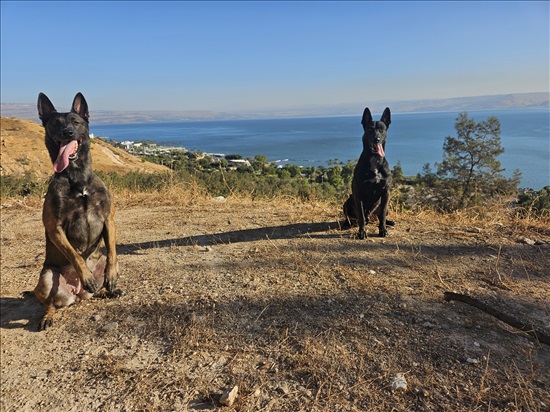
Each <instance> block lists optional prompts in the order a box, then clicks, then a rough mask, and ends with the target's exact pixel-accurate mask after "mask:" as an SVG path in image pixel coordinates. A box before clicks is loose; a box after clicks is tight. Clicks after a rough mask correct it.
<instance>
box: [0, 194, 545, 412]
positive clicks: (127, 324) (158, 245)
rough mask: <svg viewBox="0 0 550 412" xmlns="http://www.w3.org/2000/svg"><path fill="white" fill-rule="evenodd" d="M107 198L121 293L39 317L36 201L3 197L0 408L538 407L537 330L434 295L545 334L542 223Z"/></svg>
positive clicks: (540, 348)
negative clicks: (50, 319) (232, 395)
mask: <svg viewBox="0 0 550 412" xmlns="http://www.w3.org/2000/svg"><path fill="white" fill-rule="evenodd" d="M115 201H117V203H118V211H117V216H116V222H117V228H118V242H117V243H118V253H119V263H120V268H121V277H120V281H119V286H120V287H121V288H123V289H124V291H125V295H124V296H122V297H120V298H118V299H112V300H100V299H92V300H90V301H85V302H81V303H79V304H77V305H75V306H73V307H70V308H67V309H65V310H63V311H61V312H60V314H59V316H58V319H57V321H56V324H55V325H54V327H53V328H51V329H48V330H47V331H45V332H36V327H37V323H38V320H39V318H40V317H41V316H42V313H43V312H42V308H41V306H40V305H39V304H38V303H37V302H36V301H35V299H34V297H32V296H28V295H24V294H23V292H24V291H28V290H32V289H33V288H34V286H35V283H36V281H37V277H38V273H39V272H40V269H41V265H42V261H43V258H44V245H45V243H44V235H43V229H42V224H41V219H40V214H41V209H40V207H39V206H36V207H22V206H17V207H10V208H5V209H3V210H2V216H1V219H2V220H1V223H2V239H1V246H2V290H1V309H2V310H1V324H0V333H1V342H2V349H1V355H2V356H1V403H2V404H1V405H2V407H1V409H2V411H27V410H28V411H36V410H44V411H46V410H47V411H71V410H75V411H76V410H78V411H98V410H101V411H136V410H158V411H170V410H179V411H187V410H189V411H193V410H227V411H229V410H234V411H289V412H290V411H292V412H295V411H390V410H396V411H473V410H482V411H489V410H491V411H495V410H498V411H519V410H523V411H527V410H530V411H545V410H549V408H550V395H549V394H550V374H549V373H548V371H549V370H550V346H548V345H545V344H541V343H539V342H537V341H536V340H535V339H533V338H531V337H529V336H528V335H526V334H525V333H523V332H520V331H518V330H516V329H514V328H512V327H510V326H508V325H506V324H504V323H502V322H500V321H498V320H497V319H495V318H494V317H492V316H490V315H487V314H485V313H484V312H481V311H479V310H478V309H475V308H473V307H471V306H468V305H465V304H463V303H460V302H446V301H444V299H443V293H444V292H445V291H457V292H459V293H466V294H469V295H471V296H473V297H476V298H478V299H480V300H482V301H483V302H485V303H487V304H490V305H491V306H492V307H494V308H496V309H498V310H500V311H502V312H504V313H508V314H512V315H514V316H515V317H517V318H519V319H522V320H523V321H524V322H525V323H528V324H532V325H533V326H534V327H536V328H538V329H542V330H545V331H546V332H547V333H548V332H550V303H549V299H548V297H549V296H550V272H549V270H548V267H550V262H549V260H550V259H549V257H550V249H549V247H548V243H549V242H550V230H549V229H548V227H544V226H542V225H541V224H538V223H537V222H530V223H529V222H527V223H526V222H513V221H509V220H507V219H503V218H497V217H495V218H494V219H492V220H487V221H483V222H481V221H472V220H468V219H465V218H461V217H460V216H459V215H455V216H451V217H449V216H447V217H438V216H437V215H435V216H434V215H428V214H417V215H414V216H412V215H407V214H392V220H395V221H396V226H395V227H393V228H390V234H389V237H387V238H377V237H370V238H368V239H367V240H364V241H360V240H357V239H355V238H354V235H355V233H356V229H348V230H343V229H341V228H340V225H339V224H338V220H339V218H340V216H339V210H337V209H336V208H333V207H330V206H327V205H323V204H315V203H309V204H302V203H292V202H290V201H272V202H252V201H249V200H246V199H245V200H243V199H228V200H225V201H219V200H218V201H215V200H210V199H188V200H187V201H181V200H180V201H178V202H174V203H172V204H170V203H169V202H168V201H167V199H165V198H164V199H161V198H159V197H155V196H144V197H143V196H142V197H139V196H136V197H135V198H132V199H126V200H121V199H117V197H116V196H115ZM368 229H369V233H370V234H371V235H372V234H373V233H375V232H376V228H375V227H374V226H372V225H371V226H369V228H368ZM529 243H535V244H529ZM235 386H237V387H238V396H237V399H236V400H235V402H234V403H233V404H232V405H231V406H222V405H221V404H220V397H221V395H222V393H223V392H224V391H226V390H227V389H231V388H233V387H235Z"/></svg>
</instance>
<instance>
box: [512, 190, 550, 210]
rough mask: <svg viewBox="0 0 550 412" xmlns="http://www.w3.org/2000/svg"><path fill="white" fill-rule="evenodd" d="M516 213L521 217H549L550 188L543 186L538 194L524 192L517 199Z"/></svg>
mask: <svg viewBox="0 0 550 412" xmlns="http://www.w3.org/2000/svg"><path fill="white" fill-rule="evenodd" d="M518 205H519V208H518V211H519V213H520V214H521V215H523V216H529V215H534V216H537V217H542V216H550V186H545V187H543V188H542V190H540V191H539V192H535V191H532V190H530V191H526V192H524V193H522V194H521V195H520V196H519V198H518Z"/></svg>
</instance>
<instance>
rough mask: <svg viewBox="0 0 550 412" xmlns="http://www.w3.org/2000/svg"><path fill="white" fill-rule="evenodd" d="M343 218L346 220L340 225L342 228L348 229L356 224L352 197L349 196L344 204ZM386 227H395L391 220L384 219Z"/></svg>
mask: <svg viewBox="0 0 550 412" xmlns="http://www.w3.org/2000/svg"><path fill="white" fill-rule="evenodd" d="M343 209H344V217H345V218H346V220H345V221H344V224H343V225H342V226H343V227H344V228H350V227H352V226H355V225H356V224H357V212H356V211H355V199H354V198H353V195H349V197H348V198H347V200H346V201H345V202H344V207H343ZM386 226H395V222H394V221H393V220H389V219H386Z"/></svg>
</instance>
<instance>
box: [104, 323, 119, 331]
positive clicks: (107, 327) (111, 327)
mask: <svg viewBox="0 0 550 412" xmlns="http://www.w3.org/2000/svg"><path fill="white" fill-rule="evenodd" d="M116 329H118V322H110V323H107V324H106V325H105V326H103V327H102V328H101V329H100V330H101V331H102V332H108V331H110V330H116Z"/></svg>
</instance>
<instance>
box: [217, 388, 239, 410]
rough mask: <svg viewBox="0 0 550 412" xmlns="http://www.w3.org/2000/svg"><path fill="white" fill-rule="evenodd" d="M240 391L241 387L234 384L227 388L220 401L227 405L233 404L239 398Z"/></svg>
mask: <svg viewBox="0 0 550 412" xmlns="http://www.w3.org/2000/svg"><path fill="white" fill-rule="evenodd" d="M238 393H239V387H238V386H236V385H235V386H233V387H232V388H230V389H227V390H226V391H225V392H224V393H223V395H222V396H221V398H220V403H221V404H222V405H225V406H231V405H233V403H235V400H236V399H237V394H238Z"/></svg>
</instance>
